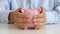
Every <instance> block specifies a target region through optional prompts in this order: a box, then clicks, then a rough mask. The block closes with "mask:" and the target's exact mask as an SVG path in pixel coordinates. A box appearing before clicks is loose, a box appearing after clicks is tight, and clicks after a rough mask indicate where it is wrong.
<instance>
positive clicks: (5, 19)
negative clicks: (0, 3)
mask: <svg viewBox="0 0 60 34" xmlns="http://www.w3.org/2000/svg"><path fill="white" fill-rule="evenodd" d="M9 12H10V11H9V10H2V12H1V14H2V16H1V22H2V23H8V15H9Z"/></svg>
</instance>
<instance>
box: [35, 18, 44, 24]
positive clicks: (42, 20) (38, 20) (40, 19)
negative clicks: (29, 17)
mask: <svg viewBox="0 0 60 34" xmlns="http://www.w3.org/2000/svg"><path fill="white" fill-rule="evenodd" d="M34 22H35V23H43V22H44V18H39V19H34Z"/></svg>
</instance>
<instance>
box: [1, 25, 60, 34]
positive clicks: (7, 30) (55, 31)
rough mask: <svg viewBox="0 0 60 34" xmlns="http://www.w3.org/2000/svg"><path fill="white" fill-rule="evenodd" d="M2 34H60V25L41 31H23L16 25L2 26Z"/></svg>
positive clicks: (46, 27)
mask: <svg viewBox="0 0 60 34" xmlns="http://www.w3.org/2000/svg"><path fill="white" fill-rule="evenodd" d="M0 34H60V24H55V25H45V27H43V28H41V29H40V30H21V29H18V28H17V27H16V26H15V25H14V24H0Z"/></svg>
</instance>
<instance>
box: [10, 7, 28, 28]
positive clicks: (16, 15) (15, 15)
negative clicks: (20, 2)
mask: <svg viewBox="0 0 60 34" xmlns="http://www.w3.org/2000/svg"><path fill="white" fill-rule="evenodd" d="M19 11H21V8H18V9H17V10H16V11H14V12H11V13H10V21H12V22H15V23H16V24H17V25H18V26H19V27H22V25H24V24H25V23H26V19H28V17H27V15H26V14H22V13H20V12H19Z"/></svg>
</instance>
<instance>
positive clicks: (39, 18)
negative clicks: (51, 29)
mask: <svg viewBox="0 0 60 34" xmlns="http://www.w3.org/2000/svg"><path fill="white" fill-rule="evenodd" d="M41 8H42V7H41ZM45 21H46V14H45V11H44V9H43V8H42V13H40V14H38V15H35V16H34V23H35V25H36V28H41V27H42V26H44V24H45Z"/></svg>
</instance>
